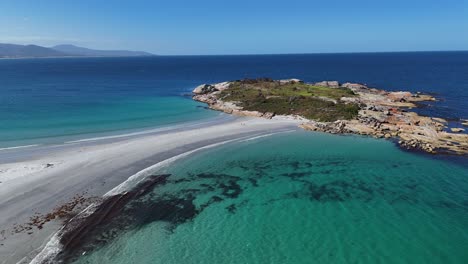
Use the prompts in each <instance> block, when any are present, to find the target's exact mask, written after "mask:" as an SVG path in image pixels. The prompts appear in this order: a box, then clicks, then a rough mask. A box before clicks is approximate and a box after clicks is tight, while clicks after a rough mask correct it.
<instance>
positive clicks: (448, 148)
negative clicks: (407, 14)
mask: <svg viewBox="0 0 468 264" xmlns="http://www.w3.org/2000/svg"><path fill="white" fill-rule="evenodd" d="M274 82H277V83H278V84H280V85H283V84H287V85H291V84H295V83H297V84H299V83H303V82H302V81H301V80H298V79H289V80H278V81H274ZM231 83H232V82H222V83H217V84H212V85H211V84H203V85H200V86H198V87H197V88H195V89H194V90H193V94H194V95H193V99H194V100H196V101H200V102H203V103H206V104H208V106H209V108H211V109H214V110H218V111H223V112H225V113H228V114H234V115H239V116H253V117H262V118H269V119H271V118H273V117H274V116H275V115H276V113H272V112H259V111H247V110H244V109H243V107H242V106H241V102H236V101H226V100H223V99H224V98H223V97H222V96H221V95H222V94H226V92H229V88H230V86H231ZM311 85H313V86H316V87H326V88H331V89H337V88H347V89H350V90H351V91H352V92H353V93H354V94H355V96H352V97H341V98H340V99H338V100H335V99H330V98H322V97H317V98H318V99H321V100H326V101H332V102H334V103H335V104H336V103H337V101H339V102H340V103H349V104H357V105H358V106H359V111H358V114H357V117H356V118H353V119H350V120H337V121H334V122H319V121H315V120H310V119H306V118H304V117H301V116H297V115H291V116H290V117H291V118H295V119H300V120H302V121H303V122H302V124H301V125H300V127H302V128H304V129H306V130H312V131H321V132H327V133H333V134H359V135H368V136H373V137H377V138H387V139H395V140H397V141H398V144H399V145H400V146H401V147H403V148H406V149H417V150H422V151H425V152H428V153H433V154H435V153H453V154H459V155H467V154H468V134H464V133H461V132H463V131H464V129H463V128H452V129H451V131H452V132H453V133H451V132H448V131H446V128H447V121H446V120H444V119H442V118H434V117H426V116H420V115H418V114H417V113H415V112H412V111H411V109H412V108H416V107H417V103H420V102H424V101H435V100H436V99H435V98H434V97H432V96H430V95H425V94H420V93H416V94H414V93H410V92H389V91H384V90H379V89H375V88H370V87H367V86H366V85H363V84H358V83H343V84H340V83H339V82H337V81H322V82H318V83H314V84H311Z"/></svg>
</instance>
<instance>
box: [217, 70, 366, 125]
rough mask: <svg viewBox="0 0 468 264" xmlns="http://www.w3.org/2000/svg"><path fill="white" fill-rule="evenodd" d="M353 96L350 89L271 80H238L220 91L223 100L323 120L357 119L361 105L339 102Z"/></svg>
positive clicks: (272, 111) (254, 108)
mask: <svg viewBox="0 0 468 264" xmlns="http://www.w3.org/2000/svg"><path fill="white" fill-rule="evenodd" d="M353 96H356V95H355V94H354V93H353V91H352V90H350V89H348V88H329V87H320V86H313V85H310V84H305V83H287V84H281V83H280V82H278V81H273V80H271V79H254V80H251V79H249V80H243V81H236V82H233V83H232V84H231V86H230V87H229V88H228V89H226V90H224V91H222V92H221V94H220V98H221V99H222V100H224V101H233V102H237V103H238V104H239V105H240V106H242V107H243V108H244V109H245V110H250V111H259V112H263V113H264V112H271V113H275V114H277V115H289V114H296V115H301V116H303V117H305V118H308V119H313V120H317V121H323V122H330V121H336V120H343V119H353V118H355V117H356V116H357V113H358V111H359V106H358V105H356V104H345V103H342V102H339V99H340V98H341V97H353ZM327 98H328V100H326V99H327ZM334 101H336V103H335V102H334Z"/></svg>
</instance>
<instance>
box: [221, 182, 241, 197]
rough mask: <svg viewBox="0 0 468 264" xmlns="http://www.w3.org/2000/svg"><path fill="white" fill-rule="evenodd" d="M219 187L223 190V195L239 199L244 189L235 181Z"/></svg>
mask: <svg viewBox="0 0 468 264" xmlns="http://www.w3.org/2000/svg"><path fill="white" fill-rule="evenodd" d="M219 187H220V188H221V190H222V194H223V195H224V196H225V197H228V198H237V197H238V196H239V194H241V192H242V188H241V187H240V185H239V184H238V183H237V182H236V181H233V180H230V181H228V183H227V184H225V183H220V184H219Z"/></svg>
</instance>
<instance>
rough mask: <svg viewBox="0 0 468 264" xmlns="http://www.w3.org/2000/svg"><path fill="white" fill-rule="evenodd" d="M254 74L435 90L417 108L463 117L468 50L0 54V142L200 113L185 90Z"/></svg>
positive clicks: (467, 105) (467, 112) (160, 122)
mask: <svg viewBox="0 0 468 264" xmlns="http://www.w3.org/2000/svg"><path fill="white" fill-rule="evenodd" d="M259 77H270V78H273V79H285V78H299V79H302V80H304V81H307V82H316V81H322V80H338V81H341V82H349V81H350V82H362V83H367V84H368V85H369V86H371V87H377V88H381V89H388V90H407V91H413V92H416V91H421V92H426V93H435V94H436V96H437V97H440V98H441V100H440V101H438V102H437V103H431V104H429V105H428V106H427V107H425V108H422V109H419V110H418V111H420V112H422V113H424V114H428V115H431V116H442V117H445V118H450V119H452V120H454V121H455V122H456V121H458V120H459V119H460V118H465V119H466V118H468V52H401V53H349V54H298V55H251V56H156V57H148V58H139V57H136V58H65V59H64V58H62V59H60V58H55V59H54V58H50V59H21V60H0V148H2V147H10V146H18V145H27V144H41V143H49V142H51V141H52V142H55V141H57V140H58V139H57V137H67V139H69V138H70V137H72V138H74V139H76V138H87V137H89V136H90V135H89V134H92V133H120V132H122V131H123V130H127V129H140V128H147V127H160V126H165V125H167V124H170V123H177V122H184V121H187V120H192V121H193V120H200V119H204V118H205V117H207V116H208V115H210V113H208V111H203V109H199V108H196V104H195V103H193V102H190V98H189V97H182V96H181V95H183V94H187V93H190V92H191V91H192V90H193V88H194V87H196V86H197V85H200V84H202V83H214V82H223V81H227V80H237V79H242V78H259ZM460 125H461V124H459V123H458V126H460ZM67 139H65V140H67ZM59 142H60V141H59ZM62 142H63V140H62Z"/></svg>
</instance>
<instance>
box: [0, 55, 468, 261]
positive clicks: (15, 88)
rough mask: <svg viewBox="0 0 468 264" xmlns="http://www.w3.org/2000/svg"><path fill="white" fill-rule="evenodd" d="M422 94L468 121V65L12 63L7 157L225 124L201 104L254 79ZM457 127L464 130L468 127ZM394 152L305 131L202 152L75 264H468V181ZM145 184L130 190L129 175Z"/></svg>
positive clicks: (384, 145) (230, 60)
mask: <svg viewBox="0 0 468 264" xmlns="http://www.w3.org/2000/svg"><path fill="white" fill-rule="evenodd" d="M258 77H270V78H274V79H285V78H299V79H302V80H304V81H306V82H315V81H322V80H338V81H341V82H346V81H350V82H360V83H366V84H368V85H369V86H371V87H376V88H381V89H387V90H408V91H413V92H416V91H420V92H424V93H431V94H434V95H435V96H436V97H437V98H438V99H439V101H438V102H431V103H428V104H425V105H424V106H423V107H422V108H420V109H419V110H418V111H419V112H421V113H422V114H427V115H431V116H440V117H445V118H448V119H450V120H451V121H452V122H453V124H454V125H457V126H461V125H460V124H459V120H460V119H467V118H468V52H412V53H358V54H308V55H255V56H167V57H166V56H161V57H148V58H67V59H18V60H0V149H1V148H5V147H12V146H19V145H29V144H44V143H45V144H47V143H59V142H64V141H69V140H75V139H80V138H89V137H95V136H100V135H108V134H116V133H126V132H128V131H134V130H141V129H144V128H158V127H163V126H172V125H183V124H186V122H199V121H204V120H212V118H214V117H217V116H220V115H224V114H221V113H219V112H216V111H212V110H208V109H205V108H204V105H203V104H200V103H197V102H194V101H193V100H192V99H191V97H190V92H191V91H192V89H193V88H194V87H195V86H197V85H199V84H202V83H213V82H221V81H226V80H236V79H242V78H258ZM457 122H458V124H457ZM435 157H439V156H430V155H428V154H427V155H426V154H421V153H415V152H408V151H404V150H402V149H400V148H399V147H398V146H396V144H394V143H393V142H391V141H389V140H385V139H375V138H371V137H361V136H356V135H350V136H338V135H331V134H324V133H316V132H306V131H302V130H299V131H296V132H291V133H284V134H277V135H271V136H268V137H261V138H258V137H257V138H253V139H249V140H241V141H236V142H232V143H227V144H225V145H223V146H218V147H216V148H213V149H206V150H201V151H200V152H197V153H194V154H191V155H189V156H187V157H186V158H183V159H181V160H177V161H176V162H174V163H171V165H170V166H167V167H165V166H163V167H161V168H160V169H158V170H157V171H153V173H154V175H159V176H155V177H166V178H165V179H164V180H161V182H163V183H162V184H161V185H158V186H156V187H154V189H152V190H148V192H146V191H145V192H143V193H144V195H142V196H141V197H140V196H138V198H135V199H133V200H132V201H129V202H128V203H127V204H125V206H124V208H122V210H121V211H119V212H120V213H119V214H118V215H115V216H113V217H112V219H111V220H110V221H108V222H107V221H104V222H103V223H102V224H101V225H100V226H99V227H97V228H94V229H93V230H92V231H91V232H90V234H87V237H85V238H83V239H82V244H83V245H82V247H80V248H77V249H76V252H71V253H70V255H71V256H74V257H76V258H74V259H73V260H74V263H78V264H90V263H101V264H105V263H109V264H116V263H122V264H126V263H141V264H146V263H148V264H150V263H151V264H153V263H164V264H171V263H174V264H179V263H239V264H241V263H242V264H243V263H278V264H283V263H294V264H295V263H324V264H328V263H369V264H373V263H398V264H399V263H402V264H403V263H444V264H446V263H456V264H462V263H463V264H465V263H468V232H467V231H468V195H467V194H468V177H467V176H468V167H467V166H466V165H467V163H466V157H462V158H461V159H460V160H458V159H457V161H460V162H451V161H454V160H455V159H453V158H452V157H447V156H442V157H443V158H435ZM129 176H131V175H129Z"/></svg>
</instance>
